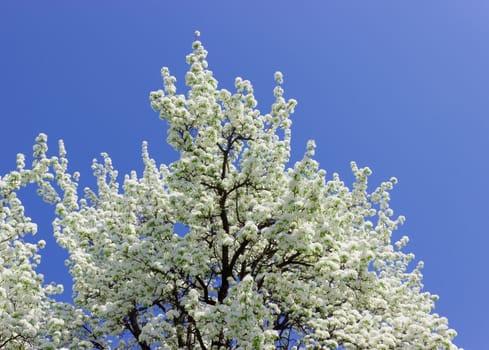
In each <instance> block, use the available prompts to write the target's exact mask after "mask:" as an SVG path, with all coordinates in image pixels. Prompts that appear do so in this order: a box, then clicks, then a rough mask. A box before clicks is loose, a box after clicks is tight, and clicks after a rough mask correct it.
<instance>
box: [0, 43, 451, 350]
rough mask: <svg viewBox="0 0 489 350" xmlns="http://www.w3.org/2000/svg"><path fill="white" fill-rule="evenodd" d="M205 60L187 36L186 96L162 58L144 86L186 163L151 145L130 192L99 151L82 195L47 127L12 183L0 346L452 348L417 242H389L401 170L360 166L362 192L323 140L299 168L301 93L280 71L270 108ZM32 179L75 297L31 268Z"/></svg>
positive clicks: (2, 189) (6, 213) (1, 238)
mask: <svg viewBox="0 0 489 350" xmlns="http://www.w3.org/2000/svg"><path fill="white" fill-rule="evenodd" d="M206 54H207V52H206V51H205V49H204V47H203V46H202V44H201V43H200V42H199V41H196V42H194V43H193V51H192V53H191V54H189V55H188V56H187V63H188V64H189V65H190V69H189V71H188V73H187V75H186V77H185V78H186V84H187V86H188V87H189V91H188V94H187V95H179V94H177V93H176V88H175V85H174V83H175V78H174V77H172V76H171V75H170V73H169V71H168V69H167V68H163V70H162V75H163V79H164V90H159V91H155V92H152V93H151V95H150V100H151V105H152V107H153V108H154V109H155V110H156V111H159V113H160V116H161V118H162V119H165V120H167V122H168V126H169V128H168V139H167V141H168V143H169V144H170V145H171V146H172V147H173V148H174V149H175V150H177V151H178V152H179V154H180V157H179V159H178V160H177V161H175V162H174V163H172V164H170V165H169V166H165V165H160V166H157V164H156V162H155V161H154V160H153V159H151V158H150V156H149V154H148V149H147V144H146V143H143V147H142V158H143V162H144V166H145V168H144V172H143V174H142V176H138V175H137V174H136V172H132V173H131V174H129V175H126V176H125V178H124V182H123V184H122V186H120V185H119V183H118V182H117V177H118V173H117V171H116V170H115V169H114V168H113V166H112V162H111V159H110V158H109V157H108V155H106V154H102V158H103V161H102V162H94V164H93V166H92V168H93V172H94V175H95V176H96V178H97V185H98V186H97V187H98V188H97V190H96V191H93V190H91V189H85V195H84V197H83V198H79V197H78V195H79V193H78V190H77V185H78V178H79V174H78V173H76V172H75V173H70V172H69V171H68V167H67V164H68V161H67V158H66V151H65V149H64V146H63V143H62V142H60V144H59V154H58V156H56V157H55V156H48V155H47V137H46V136H45V135H43V134H41V135H40V136H39V137H38V138H37V139H36V145H35V147H34V161H33V163H32V167H31V168H29V169H27V168H26V166H25V162H24V156H23V155H19V156H18V161H17V170H16V171H12V172H10V173H8V174H6V175H5V176H3V177H1V178H0V202H1V203H2V207H1V211H0V219H1V221H0V225H1V226H0V262H1V263H0V348H5V349H26V348H36V349H37V348H44V349H51V348H81V349H83V348H86V349H89V348H96V349H109V348H116V349H127V348H140V349H176V348H184V349H302V348H308V349H336V348H338V347H342V348H344V349H456V348H457V347H456V346H455V345H453V343H452V338H453V337H454V336H455V335H456V332H455V331H454V330H452V329H449V328H448V326H447V320H446V319H445V318H443V317H440V316H438V315H437V314H435V313H432V310H433V308H434V301H435V300H436V298H437V297H436V296H435V295H431V294H430V293H428V292H424V291H423V290H422V289H423V286H422V283H421V279H422V275H421V272H420V269H421V267H422V264H421V263H419V264H418V265H417V266H416V267H415V268H414V269H409V268H408V264H409V263H410V262H411V261H412V260H413V255H412V254H406V253H404V252H403V251H402V248H403V247H404V246H405V244H406V243H407V241H408V239H407V237H403V238H401V239H400V240H399V241H398V242H397V243H395V244H392V242H391V235H392V232H393V230H395V229H396V227H397V226H398V225H399V224H401V223H402V221H403V220H404V218H403V217H397V218H394V217H393V211H392V210H391V209H390V207H389V191H390V190H391V189H392V187H393V184H395V183H396V179H395V178H392V179H390V180H389V181H387V182H384V183H382V184H381V185H380V186H379V187H378V188H377V189H375V190H374V191H373V192H368V191H367V180H368V176H369V175H370V170H369V169H368V168H359V167H358V166H357V165H356V164H355V163H352V164H351V168H352V171H353V173H354V175H355V178H356V180H355V182H354V184H353V187H352V189H349V188H348V187H346V186H345V185H344V183H343V182H342V181H341V180H340V178H339V176H338V175H337V174H333V176H332V177H331V178H330V179H329V180H328V181H326V180H325V172H324V171H323V170H321V169H319V167H318V163H317V162H316V161H315V160H314V159H313V155H314V143H313V142H312V141H311V142H309V143H308V145H307V151H306V153H305V155H304V157H303V159H302V160H300V161H299V162H297V163H296V164H295V165H294V167H293V168H291V169H287V168H286V165H287V163H288V161H289V155H290V126H291V121H290V119H289V115H290V114H291V113H292V112H293V110H294V106H295V105H296V101H295V100H293V99H291V100H286V99H284V97H283V93H284V91H283V89H282V87H281V84H282V80H283V78H282V74H281V73H279V72H277V73H275V80H276V82H277V86H276V87H275V89H274V95H275V102H274V103H273V105H272V107H271V111H270V113H268V114H265V115H262V114H261V113H260V112H259V111H258V110H257V109H256V105H257V102H256V100H255V98H254V95H253V88H252V85H251V83H250V82H249V81H246V80H243V79H241V78H237V79H236V81H235V88H236V92H234V93H231V92H229V91H227V90H225V89H218V87H217V81H216V79H215V78H214V77H213V75H212V72H211V71H210V70H208V68H207V62H206ZM29 183H37V184H38V188H39V190H38V192H39V194H40V195H41V196H42V197H43V198H44V199H45V200H46V201H48V202H51V203H54V205H55V214H56V217H55V219H54V222H53V225H54V230H55V232H54V234H55V237H56V239H57V242H58V243H59V245H60V246H62V247H63V248H65V249H66V250H67V251H68V252H69V255H70V258H69V261H68V263H69V267H70V273H71V274H72V276H73V280H74V286H73V290H74V296H73V297H74V305H69V304H61V303H57V302H55V301H54V300H53V299H52V298H51V296H50V295H51V294H53V293H57V292H60V289H61V287H60V286H54V285H49V286H45V285H43V278H42V276H41V275H39V274H37V273H36V272H35V267H36V264H37V262H38V261H39V255H38V253H37V250H38V249H39V248H42V246H43V245H44V242H43V241H39V243H38V244H37V245H34V244H28V243H26V242H25V241H24V240H23V236H24V235H25V234H28V233H35V231H36V227H35V225H34V224H33V223H31V222H30V220H29V218H27V217H25V215H24V212H23V207H22V203H21V202H20V201H19V199H18V198H17V196H16V191H18V190H19V188H20V187H21V186H24V185H27V184H29ZM182 227H183V228H184V229H182ZM182 231H185V232H182Z"/></svg>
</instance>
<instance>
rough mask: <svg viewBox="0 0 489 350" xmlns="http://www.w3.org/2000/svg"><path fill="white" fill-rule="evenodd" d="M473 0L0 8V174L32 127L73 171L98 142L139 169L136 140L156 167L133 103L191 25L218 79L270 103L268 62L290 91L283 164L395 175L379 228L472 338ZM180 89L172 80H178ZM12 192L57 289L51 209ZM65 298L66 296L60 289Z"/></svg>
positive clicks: (483, 114) (488, 287)
mask: <svg viewBox="0 0 489 350" xmlns="http://www.w3.org/2000/svg"><path fill="white" fill-rule="evenodd" d="M488 15H489V2H487V1H483V0H481V1H472V0H465V1H462V0H459V1H455V0H443V1H442V0H433V1H425V0H423V1H421V0H419V1H418V0H412V1H388V0H385V1H370V0H368V1H350V0H341V1H340V0H331V1H324V0H309V1H307V2H306V1H304V2H299V1H278V0H269V1H246V2H245V1H229V0H228V1H224V0H215V1H163V0H158V1H156V0H147V1H138V2H136V1H126V0H119V1H92V0H90V1H83V2H82V1H72V0H62V1H61V0H52V1H43V2H41V1H33V0H32V1H27V0H16V1H13V0H7V1H2V2H1V3H0V50H1V55H0V135H1V137H0V173H4V172H6V171H8V170H10V169H12V168H14V167H15V155H16V153H18V152H23V153H27V154H30V153H31V148H32V144H33V139H34V138H35V136H36V135H37V134H38V133H40V132H45V133H47V134H48V135H49V139H50V145H51V148H52V149H55V148H56V140H57V139H59V138H62V139H64V141H65V144H66V147H67V149H68V153H69V159H70V166H71V169H72V170H79V171H81V173H82V180H81V182H82V184H83V185H92V184H93V180H92V179H91V175H90V174H91V170H90V165H91V161H92V159H93V158H94V157H97V156H98V155H99V154H100V152H108V153H109V154H110V155H111V157H112V159H113V161H114V163H115V165H116V167H117V168H118V169H119V170H120V173H122V174H124V173H127V172H128V171H130V170H131V169H136V170H140V169H141V168H142V162H141V159H140V153H141V142H142V141H143V140H147V141H149V147H150V152H151V154H152V156H153V157H154V158H156V159H157V160H158V161H159V162H163V163H168V162H170V161H171V160H173V159H175V156H176V155H175V153H174V152H173V151H172V150H171V149H169V147H168V146H167V145H166V143H165V139H166V136H165V134H166V131H165V124H164V123H163V122H161V121H160V120H159V119H158V115H157V114H156V113H155V112H153V111H152V110H151V108H150V106H149V100H148V95H149V92H150V91H151V90H156V89H159V88H160V87H161V85H162V84H161V78H160V73H159V72H160V68H161V67H162V66H168V67H170V70H171V72H172V74H174V75H176V76H177V79H179V87H180V88H183V81H184V79H183V77H184V72H185V70H186V68H187V66H186V64H185V55H186V54H187V53H188V52H189V51H190V47H191V42H192V41H193V40H194V36H193V33H194V31H195V30H196V29H199V30H200V31H201V32H202V36H201V40H202V41H203V43H204V45H205V46H206V48H207V49H208V51H209V57H208V60H209V63H210V68H211V69H212V70H213V71H214V73H215V76H216V78H217V79H218V80H219V81H220V86H221V87H226V88H228V89H231V88H232V84H233V81H234V77H235V76H242V77H244V78H246V79H250V80H251V81H252V83H253V84H254V87H255V92H256V95H257V99H258V101H259V106H258V108H259V109H261V110H262V111H263V112H267V111H268V109H269V103H270V102H271V101H272V98H273V95H272V88H273V86H274V80H273V73H274V72H275V71H276V70H280V71H282V72H283V74H284V76H285V84H284V88H285V93H286V96H287V97H289V98H295V99H297V100H298V101H299V105H298V106H297V108H296V113H295V114H294V116H293V129H292V137H293V143H292V146H293V160H298V159H299V157H300V156H301V155H302V153H303V151H304V149H305V144H306V141H307V140H308V139H310V138H312V139H315V140H316V143H317V151H316V157H317V159H318V160H319V162H320V164H321V167H322V168H324V169H326V170H327V171H328V175H331V174H332V173H333V172H339V173H340V175H341V176H342V177H343V178H344V179H345V181H347V182H351V179H352V176H351V174H350V170H349V163H350V161H351V160H355V161H357V162H358V163H359V165H362V166H365V165H367V166H369V167H371V169H372V170H373V172H374V174H373V176H372V179H371V184H372V186H375V185H376V184H378V183H379V182H380V181H382V180H386V179H389V178H390V177H391V176H396V177H398V179H399V184H398V185H397V187H396V188H395V190H394V192H393V201H392V205H393V208H394V210H395V211H396V212H397V213H399V214H403V215H405V216H406V217H407V222H406V223H405V225H404V226H403V227H402V228H401V229H400V230H399V231H398V233H396V235H397V237H399V236H400V235H402V234H407V235H409V236H410V238H411V243H410V244H409V245H408V247H407V250H408V251H411V252H414V253H415V254H416V257H417V259H420V260H423V261H425V269H424V283H425V287H426V289H427V290H429V291H431V292H433V293H436V294H439V295H440V296H441V298H440V300H439V302H438V303H437V306H436V310H435V311H436V312H437V313H439V314H442V315H444V316H446V317H448V319H449V321H450V325H451V326H452V327H454V328H455V329H456V330H457V331H458V332H459V336H458V337H457V338H456V341H455V343H456V344H457V345H459V346H463V347H465V348H466V349H482V348H484V346H486V344H487V340H486V335H487V331H488V330H489V321H488V320H489V318H488V317H487V313H488V312H489V302H488V301H487V298H488V296H489V279H488V277H489V276H488V272H487V271H488V268H489V258H488V256H489V254H488V253H487V249H488V245H489V235H488V232H487V231H488V229H487V227H488V225H487V218H488V217H489V200H488V198H489V186H488V182H487V181H488V180H489V178H488V173H489V156H488V150H489V92H488V91H489V65H488V64H487V62H489V20H488ZM180 91H182V90H180ZM29 192H33V191H32V189H30V191H24V192H23V197H22V198H24V199H25V201H26V211H27V214H28V215H30V216H31V217H33V219H34V220H35V221H37V222H38V223H39V225H40V230H39V231H40V232H39V234H38V238H41V237H42V238H44V239H46V240H47V241H48V247H46V249H45V250H44V251H43V254H44V259H43V262H42V264H41V266H40V270H41V271H42V272H43V273H44V274H45V275H46V280H47V281H51V280H55V281H57V282H62V283H65V284H68V285H67V290H68V291H69V282H70V279H69V277H68V276H66V270H65V267H64V266H63V259H64V258H65V255H64V252H60V251H59V250H57V249H56V248H55V246H54V245H55V243H54V242H53V241H52V239H51V238H50V234H51V226H50V221H49V220H48V218H49V217H52V215H50V212H51V208H50V207H49V206H48V205H46V204H44V203H43V202H42V201H41V200H40V199H38V198H36V197H35V196H33V195H32V193H29ZM68 294H69V292H68Z"/></svg>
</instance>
